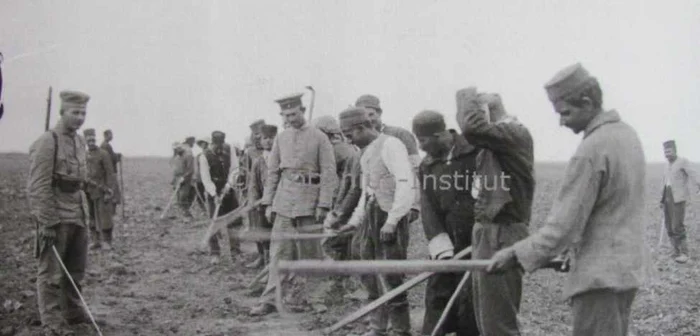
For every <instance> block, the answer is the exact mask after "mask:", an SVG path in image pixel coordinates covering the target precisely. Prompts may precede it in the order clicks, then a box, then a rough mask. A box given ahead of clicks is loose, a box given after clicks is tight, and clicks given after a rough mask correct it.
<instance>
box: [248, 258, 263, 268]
mask: <svg viewBox="0 0 700 336" xmlns="http://www.w3.org/2000/svg"><path fill="white" fill-rule="evenodd" d="M264 265H265V260H263V258H260V256H258V258H257V259H255V260H253V262H251V263H249V264H246V265H245V267H246V268H260V267H263V266H264Z"/></svg>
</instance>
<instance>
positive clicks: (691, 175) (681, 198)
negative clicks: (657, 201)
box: [661, 156, 700, 203]
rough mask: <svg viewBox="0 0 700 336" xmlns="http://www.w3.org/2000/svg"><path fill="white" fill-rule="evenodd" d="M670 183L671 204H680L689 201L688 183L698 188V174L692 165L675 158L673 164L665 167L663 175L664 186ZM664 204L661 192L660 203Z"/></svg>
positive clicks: (683, 159)
mask: <svg viewBox="0 0 700 336" xmlns="http://www.w3.org/2000/svg"><path fill="white" fill-rule="evenodd" d="M666 181H670V182H671V183H670V185H671V192H672V193H673V202H675V203H680V202H685V201H687V200H689V199H690V182H693V184H695V185H696V186H698V188H700V183H698V181H699V180H698V172H697V170H695V168H693V166H692V164H691V163H690V162H689V161H688V160H687V159H686V158H683V157H680V156H679V157H677V158H676V160H675V161H673V163H669V164H668V165H667V166H666V173H665V175H664V184H665V183H666ZM663 202H664V195H663V191H662V195H661V203H663Z"/></svg>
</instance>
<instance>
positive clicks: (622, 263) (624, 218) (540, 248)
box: [514, 111, 647, 298]
mask: <svg viewBox="0 0 700 336" xmlns="http://www.w3.org/2000/svg"><path fill="white" fill-rule="evenodd" d="M645 174H646V162H645V158H644V152H643V150H642V144H641V142H640V140H639V137H638V136H637V132H636V131H635V130H634V129H633V128H632V127H630V126H629V125H628V124H626V123H624V122H622V121H621V120H620V117H619V115H618V113H617V112H615V111H610V112H603V113H601V114H600V115H598V116H597V117H596V118H595V119H593V120H592V121H591V122H590V123H589V124H588V126H587V127H586V129H585V134H584V137H583V141H582V142H581V144H580V145H579V147H578V149H577V150H576V154H574V156H573V157H572V158H571V160H570V161H569V165H568V166H567V168H566V175H565V176H564V180H563V181H562V186H561V189H560V191H559V194H558V195H557V198H556V199H555V201H554V204H553V205H552V208H551V212H550V215H549V217H548V218H547V220H546V222H545V224H544V226H543V227H541V228H540V229H539V230H538V231H537V232H536V233H534V234H532V235H531V236H530V237H528V238H526V239H524V240H521V241H520V242H518V243H516V244H515V245H514V249H515V253H516V256H517V258H518V260H519V262H520V264H521V265H522V266H523V267H524V268H525V270H526V271H528V272H532V271H534V270H536V269H537V268H539V267H542V266H543V265H545V264H546V263H547V262H548V261H549V260H551V259H552V258H553V257H555V256H557V255H558V254H560V253H562V252H564V250H566V249H568V250H569V254H570V257H571V261H572V264H571V271H570V273H569V278H568V281H567V283H566V284H565V286H564V293H563V294H564V295H565V297H567V298H569V297H571V296H574V295H576V294H580V293H584V292H587V291H590V290H594V289H599V288H607V289H613V290H625V289H632V288H638V287H640V286H641V284H642V282H643V279H644V274H645V272H646V265H645V259H646V258H644V256H645V255H647V250H646V246H645V244H644V227H645V224H644V223H645V211H644V195H645V193H644V189H645Z"/></svg>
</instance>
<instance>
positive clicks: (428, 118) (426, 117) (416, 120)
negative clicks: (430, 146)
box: [413, 110, 447, 136]
mask: <svg viewBox="0 0 700 336" xmlns="http://www.w3.org/2000/svg"><path fill="white" fill-rule="evenodd" d="M445 129H447V126H445V118H444V117H443V116H442V114H440V113H439V112H436V111H430V110H426V111H421V112H420V113H418V114H416V116H415V117H413V134H415V135H416V136H431V135H434V134H436V133H440V132H443V131H445Z"/></svg>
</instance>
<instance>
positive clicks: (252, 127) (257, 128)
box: [249, 119, 265, 132]
mask: <svg viewBox="0 0 700 336" xmlns="http://www.w3.org/2000/svg"><path fill="white" fill-rule="evenodd" d="M262 125H265V120H263V119H258V120H256V121H253V123H252V124H250V126H249V127H250V130H251V131H253V132H260V127H262Z"/></svg>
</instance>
